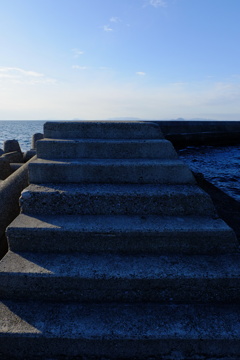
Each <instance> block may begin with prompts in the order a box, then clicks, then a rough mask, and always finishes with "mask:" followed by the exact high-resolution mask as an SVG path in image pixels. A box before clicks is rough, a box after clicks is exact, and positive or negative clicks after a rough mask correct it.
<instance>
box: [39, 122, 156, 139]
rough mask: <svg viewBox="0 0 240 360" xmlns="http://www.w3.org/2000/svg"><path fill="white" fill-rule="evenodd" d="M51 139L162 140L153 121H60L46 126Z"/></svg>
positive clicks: (46, 131) (48, 136) (46, 132)
mask: <svg viewBox="0 0 240 360" xmlns="http://www.w3.org/2000/svg"><path fill="white" fill-rule="evenodd" d="M44 137H45V138H51V139H155V138H157V139H162V138H163V135H162V131H161V129H160V126H159V125H158V124H156V123H154V122H151V121H58V122H55V121H53V122H51V121H49V122H47V123H45V124H44Z"/></svg>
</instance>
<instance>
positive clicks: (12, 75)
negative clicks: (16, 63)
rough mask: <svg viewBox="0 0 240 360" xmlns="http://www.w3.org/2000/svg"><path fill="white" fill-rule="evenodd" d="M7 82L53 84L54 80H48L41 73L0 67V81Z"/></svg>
mask: <svg viewBox="0 0 240 360" xmlns="http://www.w3.org/2000/svg"><path fill="white" fill-rule="evenodd" d="M4 80H5V81H9V82H12V83H15V84H18V83H24V84H37V83H55V82H56V80H55V79H51V78H48V77H47V76H45V75H44V74H42V73H39V72H36V71H32V70H25V69H21V68H18V67H0V81H4Z"/></svg>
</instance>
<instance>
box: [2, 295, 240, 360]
mask: <svg viewBox="0 0 240 360" xmlns="http://www.w3.org/2000/svg"><path fill="white" fill-rule="evenodd" d="M30 309H31V310H30ZM0 314H1V322H0V355H1V360H9V359H12V358H14V359H15V360H19V359H21V360H22V359H27V360H30V359H31V360H35V359H49V358H51V359H64V356H65V357H66V358H67V356H68V357H69V358H67V359H75V357H76V359H77V358H78V359H80V358H81V359H86V360H90V359H91V360H92V359H94V360H96V359H98V360H100V359H112V360H113V359H118V360H119V359H122V360H123V359H128V360H130V359H136V360H146V359H166V360H176V359H184V360H199V359H204V360H207V359H212V360H213V359H214V360H219V359H228V360H229V359H231V360H239V358H240V346H239V342H240V330H239V323H240V308H239V306H236V305H233V304H232V305H215V306H213V305H212V306H211V305H208V306H206V305H159V304H138V305H137V304H133V305H131V304H76V303H75V304H74V303H69V304H59V303H44V302H42V301H39V302H14V301H4V302H3V303H1V304H0ZM49 356H50V357H49Z"/></svg>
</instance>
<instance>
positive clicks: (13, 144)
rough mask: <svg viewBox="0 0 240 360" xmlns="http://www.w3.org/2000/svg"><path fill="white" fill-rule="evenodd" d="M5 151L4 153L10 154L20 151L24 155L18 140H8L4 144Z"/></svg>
mask: <svg viewBox="0 0 240 360" xmlns="http://www.w3.org/2000/svg"><path fill="white" fill-rule="evenodd" d="M3 151H4V153H9V152H13V151H18V152H19V153H22V151H21V148H20V145H19V142H18V141H17V140H15V139H14V140H6V141H4V143H3Z"/></svg>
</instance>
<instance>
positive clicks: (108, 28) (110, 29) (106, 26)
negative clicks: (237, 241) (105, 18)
mask: <svg viewBox="0 0 240 360" xmlns="http://www.w3.org/2000/svg"><path fill="white" fill-rule="evenodd" d="M103 30H104V31H106V32H111V31H113V29H112V28H110V26H109V25H104V26H103Z"/></svg>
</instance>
